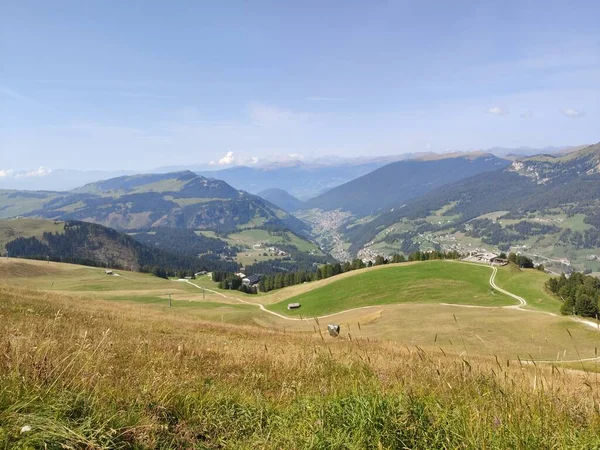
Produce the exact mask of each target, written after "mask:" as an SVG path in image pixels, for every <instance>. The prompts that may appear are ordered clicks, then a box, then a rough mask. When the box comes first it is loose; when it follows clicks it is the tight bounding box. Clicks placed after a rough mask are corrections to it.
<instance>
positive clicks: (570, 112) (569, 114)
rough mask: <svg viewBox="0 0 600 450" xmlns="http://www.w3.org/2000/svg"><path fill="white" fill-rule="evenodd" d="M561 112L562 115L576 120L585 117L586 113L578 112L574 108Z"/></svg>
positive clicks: (564, 109)
mask: <svg viewBox="0 0 600 450" xmlns="http://www.w3.org/2000/svg"><path fill="white" fill-rule="evenodd" d="M560 112H561V113H562V115H564V116H567V117H572V118H574V119H576V118H578V117H583V116H585V113H584V112H583V111H577V110H576V109H573V108H562V109H561V110H560Z"/></svg>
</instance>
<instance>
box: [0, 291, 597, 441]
mask: <svg viewBox="0 0 600 450" xmlns="http://www.w3.org/2000/svg"><path fill="white" fill-rule="evenodd" d="M372 319H373V320H377V317H376V315H375V316H373V317H372ZM458 325H460V322H459V323H458ZM457 345H460V344H457ZM598 400H600V397H599V396H598V384H597V383H596V380H595V378H594V375H591V374H586V373H583V372H580V373H578V372H572V371H564V370H563V369H560V368H553V367H548V366H545V367H542V366H539V365H537V366H536V365H520V364H518V363H515V362H514V361H507V360H505V359H497V360H496V359H493V358H492V359H478V358H473V357H469V356H468V355H464V356H463V357H456V356H450V355H445V354H444V353H443V351H441V350H437V351H435V350H433V349H432V348H430V349H423V348H421V347H415V346H399V345H397V344H395V343H387V342H381V341H373V340H371V339H362V338H360V339H357V338H355V337H352V336H344V337H342V338H338V339H333V338H330V337H329V336H326V335H322V334H320V333H318V332H313V333H309V334H300V335H299V334H290V333H284V332H282V331H272V330H267V329H265V328H260V327H257V326H231V325H228V324H222V325H221V324H218V323H217V324H215V323H211V322H204V321H200V320H198V319H197V318H195V317H193V316H186V315H183V314H181V312H180V311H178V310H168V309H166V310H165V309H162V310H157V309H153V308H149V307H148V306H146V305H134V304H125V303H116V302H108V301H103V300H99V299H84V298H82V297H70V296H65V295H56V294H51V293H41V292H37V291H32V290H27V289H24V288H19V287H15V286H0V445H1V446H2V447H3V448H11V449H12V448H44V446H47V447H48V448H61V446H63V445H64V446H66V447H63V448H88V449H95V448H215V449H216V448H235V449H237V448H248V449H250V448H252V449H254V448H265V449H279V448H350V449H362V448H374V449H377V448H389V449H391V448H423V449H424V448H473V449H475V448H476V449H480V448H575V447H576V448H592V447H596V446H598V445H600V441H599V439H598V436H599V433H600V421H599V420H598V418H599V416H598V411H597V407H598ZM24 426H29V427H31V430H30V431H25V432H21V430H22V429H23V428H22V427H24Z"/></svg>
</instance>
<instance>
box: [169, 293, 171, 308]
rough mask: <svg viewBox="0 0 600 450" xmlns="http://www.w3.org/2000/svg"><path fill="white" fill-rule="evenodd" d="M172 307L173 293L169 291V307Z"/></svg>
mask: <svg viewBox="0 0 600 450" xmlns="http://www.w3.org/2000/svg"><path fill="white" fill-rule="evenodd" d="M170 307H171V294H170V293H169V308H170Z"/></svg>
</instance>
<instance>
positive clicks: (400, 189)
mask: <svg viewBox="0 0 600 450" xmlns="http://www.w3.org/2000/svg"><path fill="white" fill-rule="evenodd" d="M442 156H443V155H437V156H436V157H435V158H434V157H431V156H430V157H428V158H423V159H415V160H407V161H398V162H395V163H391V164H388V165H386V166H383V167H381V168H379V169H376V170H374V171H373V172H370V173H369V174H367V175H363V176H362V177H359V178H356V179H354V180H352V181H349V182H348V183H345V184H342V185H341V186H338V187H335V188H333V189H331V190H329V191H327V192H325V193H324V194H321V195H319V196H318V197H316V198H313V199H311V200H308V201H307V202H305V203H304V204H303V205H302V208H303V209H312V208H319V209H323V210H335V209H342V210H345V211H350V212H352V213H353V214H357V215H359V216H364V215H369V214H373V213H375V212H377V211H380V210H382V209H386V208H393V207H399V206H402V205H403V204H404V203H405V202H407V201H409V200H411V199H414V198H418V197H419V196H421V195H423V194H425V193H427V192H429V191H432V190H434V189H436V188H438V187H440V186H443V185H446V184H448V183H452V182H454V181H457V180H461V179H463V178H468V177H470V176H472V175H476V174H478V173H482V172H490V171H493V170H497V169H500V168H503V167H506V166H508V165H509V164H510V163H509V162H508V161H507V160H504V159H500V158H497V157H495V156H494V155H491V154H486V153H469V154H463V153H459V154H452V155H448V156H447V157H442Z"/></svg>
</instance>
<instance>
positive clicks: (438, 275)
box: [267, 261, 516, 317]
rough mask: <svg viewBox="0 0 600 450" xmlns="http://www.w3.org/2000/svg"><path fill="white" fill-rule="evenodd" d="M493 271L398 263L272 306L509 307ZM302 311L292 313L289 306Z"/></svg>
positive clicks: (317, 312)
mask: <svg viewBox="0 0 600 450" xmlns="http://www.w3.org/2000/svg"><path fill="white" fill-rule="evenodd" d="M491 273H492V272H491V268H490V267H487V266H478V265H473V264H464V263H458V262H448V261H427V262H422V263H419V264H410V265H409V264H406V265H402V264H400V265H393V266H389V267H386V268H385V269H381V270H377V271H369V272H364V273H360V274H357V275H355V276H351V277H347V278H344V279H341V280H339V281H334V282H332V283H329V284H328V285H326V286H323V287H320V288H317V289H314V290H312V291H309V292H306V293H303V294H301V295H298V296H295V297H292V298H289V299H286V300H284V301H281V302H279V303H275V304H273V305H270V306H268V307H267V308H268V309H270V310H271V311H275V312H279V313H286V314H289V315H291V316H300V315H302V316H306V317H312V316H322V315H325V314H332V313H335V312H339V311H344V310H347V309H351V308H359V307H363V306H372V305H386V304H393V303H451V304H463V305H474V306H507V305H513V304H515V303H516V302H515V300H513V299H512V298H510V297H508V296H506V295H504V294H501V293H499V292H495V291H494V290H492V289H491V288H490V285H489V279H490V275H491ZM292 302H298V303H300V304H301V307H300V308H298V309H296V310H291V311H288V309H287V305H288V303H292Z"/></svg>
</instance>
